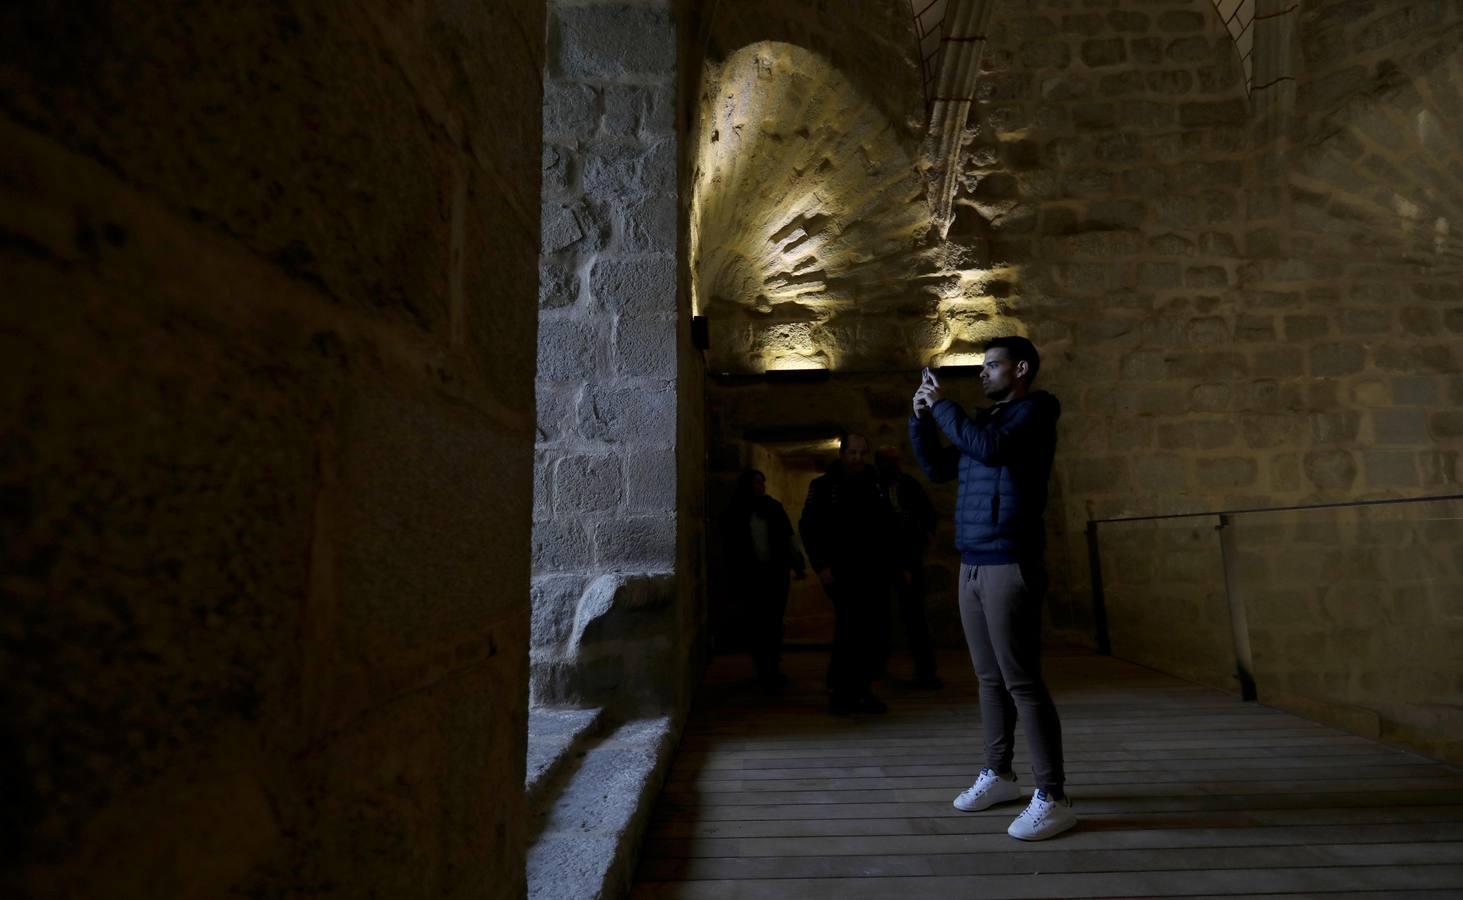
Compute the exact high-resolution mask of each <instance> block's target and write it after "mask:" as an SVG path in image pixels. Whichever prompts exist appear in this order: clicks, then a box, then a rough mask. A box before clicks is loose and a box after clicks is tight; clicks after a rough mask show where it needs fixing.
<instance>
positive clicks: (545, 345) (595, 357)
mask: <svg viewBox="0 0 1463 900" xmlns="http://www.w3.org/2000/svg"><path fill="white" fill-rule="evenodd" d="M604 360H605V339H604V329H603V327H602V325H601V323H599V322H596V321H594V320H592V319H586V318H580V317H570V316H545V317H544V318H543V319H542V320H541V321H540V322H539V330H538V377H539V379H540V380H543V381H558V382H573V381H580V380H582V379H583V378H584V373H586V372H593V371H597V370H598V369H599V368H600V367H601V366H603V365H604V364H605V363H604Z"/></svg>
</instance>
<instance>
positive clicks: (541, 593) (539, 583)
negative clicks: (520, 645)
mask: <svg viewBox="0 0 1463 900" xmlns="http://www.w3.org/2000/svg"><path fill="white" fill-rule="evenodd" d="M588 584H589V581H588V579H587V578H586V577H585V576H583V575H537V576H534V579H533V593H532V598H531V599H532V601H533V632H532V633H533V644H532V646H533V649H534V650H543V649H550V648H559V647H562V646H563V645H564V643H565V642H566V641H568V639H569V636H570V635H571V634H572V633H573V631H574V616H575V613H576V610H577V609H578V607H579V598H580V596H582V595H583V594H584V589H585V587H586V586H587V585H588Z"/></svg>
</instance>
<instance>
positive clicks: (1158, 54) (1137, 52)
mask: <svg viewBox="0 0 1463 900" xmlns="http://www.w3.org/2000/svg"><path fill="white" fill-rule="evenodd" d="M1128 50H1129V52H1131V53H1132V55H1133V62H1135V63H1137V64H1138V65H1140V66H1156V65H1158V64H1159V63H1160V62H1162V61H1163V51H1164V48H1163V38H1156V37H1141V38H1133V39H1131V40H1129V41H1128Z"/></svg>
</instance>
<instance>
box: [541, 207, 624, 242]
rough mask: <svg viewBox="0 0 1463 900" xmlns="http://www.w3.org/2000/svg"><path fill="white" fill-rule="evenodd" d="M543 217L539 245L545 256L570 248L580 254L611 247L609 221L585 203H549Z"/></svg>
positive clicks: (596, 208) (595, 208) (544, 209)
mask: <svg viewBox="0 0 1463 900" xmlns="http://www.w3.org/2000/svg"><path fill="white" fill-rule="evenodd" d="M541 215H542V225H541V226H540V240H539V245H540V247H541V248H542V249H543V252H544V253H558V252H559V251H561V250H567V249H569V248H571V247H572V248H573V249H574V250H576V251H578V252H581V253H598V252H599V251H600V250H603V249H604V248H605V246H606V245H608V244H609V239H610V228H609V220H608V218H607V217H606V216H605V215H604V214H603V213H602V212H600V210H599V208H598V207H596V206H592V205H590V204H589V203H587V202H585V201H583V200H581V201H579V202H577V203H572V204H568V205H564V204H560V203H546V204H544V206H543V209H542V211H541Z"/></svg>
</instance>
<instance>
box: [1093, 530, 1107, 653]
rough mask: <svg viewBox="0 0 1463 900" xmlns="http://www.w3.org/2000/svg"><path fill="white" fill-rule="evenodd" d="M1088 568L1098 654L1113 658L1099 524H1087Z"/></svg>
mask: <svg viewBox="0 0 1463 900" xmlns="http://www.w3.org/2000/svg"><path fill="white" fill-rule="evenodd" d="M1087 567H1088V569H1089V570H1090V571H1091V573H1092V627H1093V630H1094V631H1095V632H1096V637H1097V652H1098V653H1101V654H1102V655H1103V656H1112V641H1111V640H1109V638H1108V634H1107V598H1106V597H1105V596H1103V593H1102V552H1101V550H1100V549H1099V547H1098V545H1097V523H1096V522H1094V521H1091V520H1089V521H1088V522H1087Z"/></svg>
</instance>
